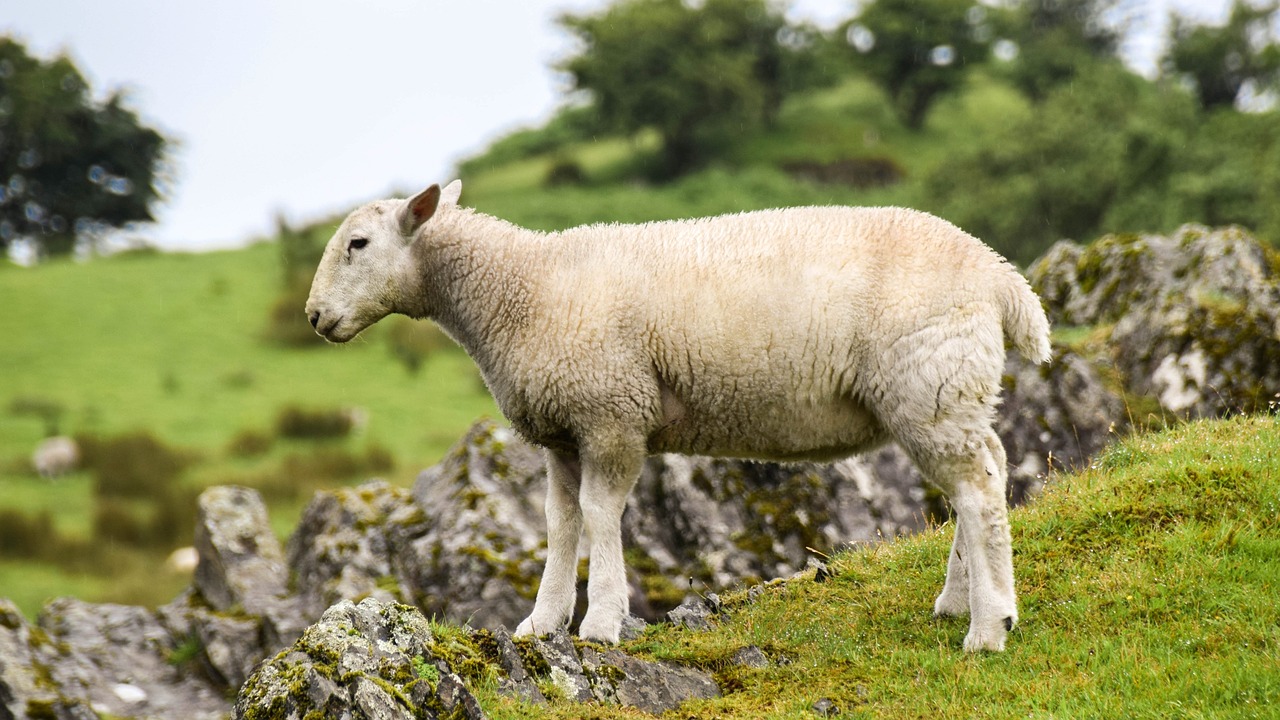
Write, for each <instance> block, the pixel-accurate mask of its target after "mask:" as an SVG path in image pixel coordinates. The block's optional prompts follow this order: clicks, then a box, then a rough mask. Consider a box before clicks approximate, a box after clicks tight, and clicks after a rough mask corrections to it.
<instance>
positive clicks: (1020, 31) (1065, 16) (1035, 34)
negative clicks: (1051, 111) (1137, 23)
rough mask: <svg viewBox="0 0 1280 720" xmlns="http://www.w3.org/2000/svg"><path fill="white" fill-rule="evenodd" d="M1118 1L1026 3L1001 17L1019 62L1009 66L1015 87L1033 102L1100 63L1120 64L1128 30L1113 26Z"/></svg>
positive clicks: (1027, 0)
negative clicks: (1123, 37) (1118, 54)
mask: <svg viewBox="0 0 1280 720" xmlns="http://www.w3.org/2000/svg"><path fill="white" fill-rule="evenodd" d="M1117 4H1118V3H1117V0H1022V2H1020V3H1018V4H1017V5H1015V6H1013V8H1012V10H1011V11H1010V12H1008V13H1004V14H1001V15H1000V16H998V20H997V23H998V27H997V30H996V32H997V33H998V34H999V35H1001V36H1002V37H1003V38H1005V39H1008V40H1011V41H1013V42H1014V43H1015V44H1016V46H1017V48H1018V54H1017V58H1016V59H1015V60H1014V61H1013V62H1012V63H1010V64H1009V69H1008V71H1007V72H1008V74H1009V77H1010V79H1011V80H1012V81H1013V83H1014V84H1015V85H1016V86H1017V87H1018V88H1019V89H1021V90H1022V91H1023V92H1024V93H1026V94H1027V96H1028V97H1030V98H1032V99H1033V100H1037V101H1039V100H1043V99H1045V98H1046V97H1047V96H1048V95H1049V93H1050V92H1052V91H1053V89H1054V88H1056V87H1058V86H1060V85H1063V84H1065V83H1067V82H1070V81H1071V80H1074V79H1075V78H1076V77H1078V76H1079V75H1081V74H1083V73H1087V72H1089V68H1091V67H1092V66H1093V65H1094V64H1097V63H1099V62H1102V63H1107V62H1110V63H1113V64H1116V63H1118V62H1119V61H1118V60H1117V57H1116V51H1117V49H1118V47H1119V45H1120V38H1121V35H1122V34H1123V30H1124V28H1123V25H1122V24H1117V23H1113V22H1108V21H1107V19H1106V18H1107V17H1108V16H1109V15H1110V16H1115V15H1116V14H1117Z"/></svg>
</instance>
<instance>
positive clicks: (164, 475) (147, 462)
mask: <svg viewBox="0 0 1280 720" xmlns="http://www.w3.org/2000/svg"><path fill="white" fill-rule="evenodd" d="M76 442H77V443H79V445H80V452H81V455H82V461H81V462H82V463H83V465H84V466H85V467H86V468H88V469H89V470H90V471H91V472H92V473H93V479H94V493H95V494H96V495H97V496H98V497H100V498H108V497H115V498H154V497H158V496H160V495H162V494H164V493H166V492H168V491H169V488H170V486H171V485H172V484H173V483H174V482H175V481H176V480H177V479H178V476H180V475H181V474H182V472H183V471H184V470H186V468H187V467H188V466H189V465H190V464H191V462H192V460H193V459H194V458H193V457H192V456H191V455H190V454H189V453H186V452H183V451H180V450H175V449H173V448H171V447H169V446H167V445H165V444H164V443H163V442H161V441H160V440H158V439H156V437H155V436H154V435H151V434H150V433H147V432H135V433H132V434H128V435H120V436H118V437H114V438H108V439H105V440H104V439H100V438H97V437H95V436H92V435H80V436H77V437H76Z"/></svg>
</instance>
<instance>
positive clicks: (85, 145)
mask: <svg viewBox="0 0 1280 720" xmlns="http://www.w3.org/2000/svg"><path fill="white" fill-rule="evenodd" d="M166 144H167V141H166V139H165V138H164V137H163V136H162V135H161V134H160V133H159V132H157V131H156V130H154V129H152V128H149V127H146V126H145V125H143V124H142V123H141V122H140V121H139V119H138V116H137V115H136V114H135V113H134V111H133V110H131V109H130V108H129V107H127V104H126V101H125V98H124V96H123V94H122V93H121V92H119V91H116V92H113V93H111V94H110V95H109V96H108V97H107V98H106V100H105V101H102V102H96V101H94V100H93V98H92V96H91V93H90V90H89V86H88V83H86V81H85V79H84V76H83V75H81V73H80V71H79V70H78V69H77V68H76V66H75V64H74V63H72V62H71V60H70V59H68V58H67V57H66V56H59V57H56V58H53V59H52V60H49V61H47V62H45V61H41V60H40V59H38V58H35V57H32V56H31V55H29V54H28V53H27V51H26V48H25V47H24V46H23V45H22V44H21V43H19V42H17V41H16V40H14V39H12V38H7V37H0V250H3V249H4V248H5V247H7V246H8V245H9V243H11V242H12V241H13V240H15V239H17V238H20V237H26V238H30V239H32V240H34V241H35V242H36V243H37V245H38V247H39V250H40V252H41V253H42V254H44V255H56V254H63V253H68V252H70V251H71V250H72V249H73V248H74V246H75V242H76V240H77V238H80V239H83V240H86V241H91V242H92V241H94V240H95V239H96V238H98V237H100V236H101V235H102V234H103V232H104V231H105V230H107V229H108V228H120V227H123V226H125V225H127V224H129V223H133V222H150V221H152V220H154V218H153V216H152V214H151V207H152V205H153V204H154V203H155V202H157V201H158V200H159V199H160V195H161V193H160V190H159V185H160V169H161V163H162V160H163V156H164V150H165V146H166Z"/></svg>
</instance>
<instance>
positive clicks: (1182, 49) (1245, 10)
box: [1166, 0, 1280, 109]
mask: <svg viewBox="0 0 1280 720" xmlns="http://www.w3.org/2000/svg"><path fill="white" fill-rule="evenodd" d="M1278 8H1280V3H1276V2H1270V3H1267V4H1265V5H1258V6H1253V5H1250V4H1248V3H1246V2H1244V0H1235V3H1234V4H1233V5H1232V6H1231V15H1230V17H1229V18H1228V19H1227V23H1226V24H1225V25H1222V26H1219V27H1213V26H1208V25H1198V24H1195V23H1193V22H1191V21H1189V20H1187V19H1186V18H1185V17H1182V16H1180V15H1177V14H1174V15H1173V16H1172V18H1171V22H1170V33H1169V51H1168V55H1167V57H1166V64H1167V65H1168V66H1169V69H1170V70H1172V71H1173V72H1175V73H1181V74H1183V75H1185V76H1187V77H1189V78H1191V80H1192V81H1193V82H1194V84H1195V88H1196V94H1197V96H1198V97H1199V98H1200V105H1201V106H1202V107H1204V108H1206V109H1208V108H1216V107H1231V106H1233V105H1234V104H1235V102H1236V100H1237V98H1239V97H1240V91H1241V89H1242V88H1243V87H1244V86H1245V85H1246V84H1247V83H1252V84H1253V85H1254V90H1255V91H1265V90H1277V89H1280V45H1277V43H1276V37H1275V30H1274V29H1273V28H1274V24H1275V23H1276V21H1277V18H1276V13H1277V9H1278Z"/></svg>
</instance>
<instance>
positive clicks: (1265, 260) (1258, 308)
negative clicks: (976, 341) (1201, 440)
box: [1029, 225, 1280, 422]
mask: <svg viewBox="0 0 1280 720" xmlns="http://www.w3.org/2000/svg"><path fill="white" fill-rule="evenodd" d="M1029 277H1030V279H1031V282H1032V286H1033V287H1034V288H1035V289H1036V291H1037V292H1039V293H1040V295H1041V297H1042V298H1043V299H1044V301H1045V306H1046V309H1047V310H1048V312H1049V317H1050V320H1051V321H1052V322H1053V323H1054V324H1055V325H1058V326H1070V327H1077V328H1098V329H1101V330H1102V331H1103V332H1104V334H1105V346H1106V349H1105V353H1104V357H1102V358H1100V364H1102V365H1104V366H1105V365H1111V366H1113V367H1114V368H1115V369H1116V370H1117V371H1118V372H1119V375H1120V385H1121V386H1122V387H1123V389H1124V391H1125V392H1127V393H1130V394H1133V395H1137V396H1150V397H1153V398H1155V399H1156V400H1157V401H1158V405H1157V406H1156V407H1155V408H1153V411H1154V412H1155V413H1156V414H1157V417H1155V418H1154V419H1155V420H1158V421H1163V419H1164V417H1165V416H1168V417H1176V418H1180V417H1193V418H1195V417H1212V416H1220V415H1225V414H1230V413H1238V412H1255V411H1265V410H1267V409H1268V404H1269V403H1271V402H1273V401H1275V400H1276V393H1277V391H1280V260H1278V259H1277V255H1276V253H1275V252H1274V251H1272V250H1269V249H1268V248H1265V247H1264V246H1262V245H1261V244H1260V243H1258V242H1257V241H1256V240H1255V239H1254V238H1252V237H1251V236H1250V235H1249V234H1248V233H1246V232H1245V231H1244V230H1241V229H1240V228H1234V227H1230V228H1220V229H1214V230H1211V229H1209V228H1206V227H1203V226H1199V225H1186V226H1183V227H1182V228H1180V229H1179V230H1178V231H1177V232H1175V233H1173V234H1172V235H1170V236H1168V237H1164V236H1160V235H1113V236H1107V237H1104V238H1102V239H1100V240H1098V241H1096V242H1094V243H1092V244H1090V245H1087V246H1080V245H1076V244H1074V243H1069V242H1062V243H1058V244H1057V245H1055V246H1054V247H1053V248H1051V249H1050V250H1049V252H1048V253H1046V254H1045V256H1044V257H1043V258H1041V259H1040V260H1039V261H1037V262H1036V264H1035V265H1034V266H1032V268H1031V271H1030V273H1029ZM1145 410H1146V408H1140V409H1139V413H1143V412H1144V411H1145ZM1137 420H1138V421H1140V422H1147V421H1148V419H1147V418H1146V417H1139V418H1137Z"/></svg>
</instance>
